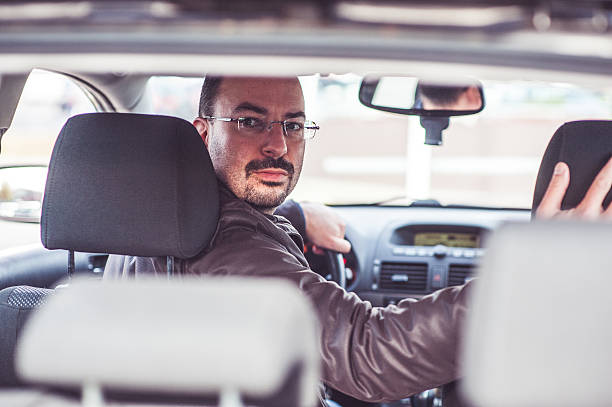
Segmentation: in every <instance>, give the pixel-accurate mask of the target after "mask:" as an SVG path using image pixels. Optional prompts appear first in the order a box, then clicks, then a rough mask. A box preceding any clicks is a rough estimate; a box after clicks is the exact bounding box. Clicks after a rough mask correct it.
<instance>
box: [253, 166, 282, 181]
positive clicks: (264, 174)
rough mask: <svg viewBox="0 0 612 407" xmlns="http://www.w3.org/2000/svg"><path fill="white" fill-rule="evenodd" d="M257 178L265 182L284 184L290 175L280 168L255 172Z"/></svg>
mask: <svg viewBox="0 0 612 407" xmlns="http://www.w3.org/2000/svg"><path fill="white" fill-rule="evenodd" d="M252 174H254V175H255V176H256V177H257V178H259V179H260V180H261V181H264V182H279V183H281V182H284V181H285V180H286V179H287V177H288V175H289V174H287V171H285V170H281V169H279V168H265V169H261V170H257V171H253V172H252Z"/></svg>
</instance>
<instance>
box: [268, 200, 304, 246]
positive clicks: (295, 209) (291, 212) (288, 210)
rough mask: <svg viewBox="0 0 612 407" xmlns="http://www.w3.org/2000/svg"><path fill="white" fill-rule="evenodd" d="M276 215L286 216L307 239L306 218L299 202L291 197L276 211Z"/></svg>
mask: <svg viewBox="0 0 612 407" xmlns="http://www.w3.org/2000/svg"><path fill="white" fill-rule="evenodd" d="M274 214H275V215H278V216H282V217H284V218H286V219H287V220H288V221H289V222H291V225H293V227H294V228H295V229H296V230H297V231H298V233H299V234H300V236H302V239H303V240H304V241H306V218H305V217H304V211H302V207H301V206H300V204H299V203H297V202H295V201H294V200H293V199H289V200H287V201H285V202H283V204H282V205H281V206H279V207H278V208H276V210H275V211H274Z"/></svg>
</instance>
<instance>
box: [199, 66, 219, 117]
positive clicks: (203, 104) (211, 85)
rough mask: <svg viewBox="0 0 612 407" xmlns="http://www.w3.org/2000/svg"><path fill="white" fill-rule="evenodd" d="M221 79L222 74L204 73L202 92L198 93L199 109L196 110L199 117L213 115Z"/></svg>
mask: <svg viewBox="0 0 612 407" xmlns="http://www.w3.org/2000/svg"><path fill="white" fill-rule="evenodd" d="M222 80H223V77H222V76H213V75H206V77H205V78H204V83H203V84H202V92H201V93H200V109H199V111H198V114H199V115H200V117H204V116H214V114H215V102H216V100H217V96H218V94H219V86H220V85H221V81H222Z"/></svg>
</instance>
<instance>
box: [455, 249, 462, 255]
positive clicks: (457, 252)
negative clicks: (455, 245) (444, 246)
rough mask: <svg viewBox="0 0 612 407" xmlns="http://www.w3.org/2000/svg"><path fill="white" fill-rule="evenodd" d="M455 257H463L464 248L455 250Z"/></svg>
mask: <svg viewBox="0 0 612 407" xmlns="http://www.w3.org/2000/svg"><path fill="white" fill-rule="evenodd" d="M453 257H463V250H461V249H455V250H453Z"/></svg>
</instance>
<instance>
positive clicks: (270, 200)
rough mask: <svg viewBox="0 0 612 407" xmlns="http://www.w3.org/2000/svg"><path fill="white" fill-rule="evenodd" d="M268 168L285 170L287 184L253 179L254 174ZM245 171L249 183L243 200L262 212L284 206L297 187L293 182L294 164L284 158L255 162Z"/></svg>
mask: <svg viewBox="0 0 612 407" xmlns="http://www.w3.org/2000/svg"><path fill="white" fill-rule="evenodd" d="M267 168H280V169H282V170H285V171H286V172H287V180H286V181H285V182H271V181H260V180H257V179H255V178H252V177H251V175H252V174H253V172H255V171H259V170H264V169H267ZM244 170H245V176H246V180H247V181H246V182H247V183H246V188H245V191H244V193H245V195H244V198H243V199H244V200H245V201H246V202H248V203H249V204H250V205H251V206H253V207H255V208H256V209H258V210H261V211H268V210H272V209H274V208H276V207H277V206H279V205H280V204H282V203H283V202H284V201H285V199H286V198H287V196H288V195H289V193H290V192H291V190H292V189H293V187H294V185H295V183H294V182H293V176H294V173H295V169H294V167H293V164H291V163H290V162H289V161H287V160H285V159H283V158H278V159H274V158H266V159H263V160H253V161H250V162H249V163H248V164H247V165H246V166H245V168H244Z"/></svg>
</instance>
